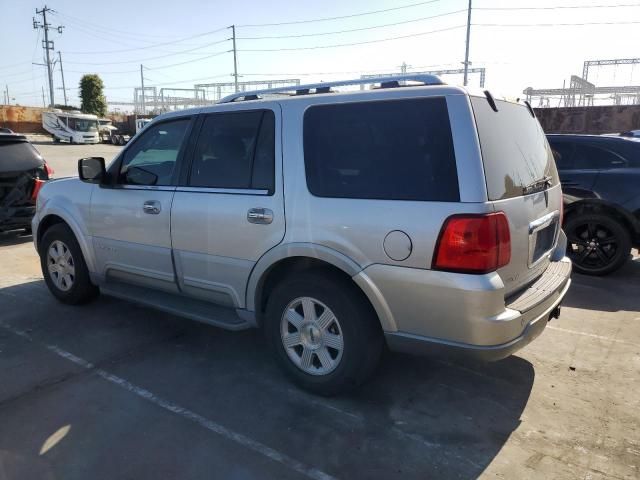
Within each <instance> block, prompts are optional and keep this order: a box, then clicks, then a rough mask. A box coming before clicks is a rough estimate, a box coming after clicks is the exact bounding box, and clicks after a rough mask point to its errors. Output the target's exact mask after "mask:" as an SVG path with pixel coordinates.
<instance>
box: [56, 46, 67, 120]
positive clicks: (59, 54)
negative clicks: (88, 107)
mask: <svg viewBox="0 0 640 480" xmlns="http://www.w3.org/2000/svg"><path fill="white" fill-rule="evenodd" d="M58 60H59V61H60V75H62V93H64V106H65V107H66V106H67V87H66V86H65V84H64V70H63V69H62V54H61V53H60V50H58Z"/></svg>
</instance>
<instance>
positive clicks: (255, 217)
mask: <svg viewBox="0 0 640 480" xmlns="http://www.w3.org/2000/svg"><path fill="white" fill-rule="evenodd" d="M247 221H248V222H249V223H260V224H266V225H268V224H270V223H271V222H273V212H272V211H271V210H270V209H268V208H251V209H250V210H249V211H248V212H247Z"/></svg>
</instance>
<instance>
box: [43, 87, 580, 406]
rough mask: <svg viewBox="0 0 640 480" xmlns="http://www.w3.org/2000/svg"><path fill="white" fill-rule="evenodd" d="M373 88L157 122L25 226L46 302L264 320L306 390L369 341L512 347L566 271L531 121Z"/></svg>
mask: <svg viewBox="0 0 640 480" xmlns="http://www.w3.org/2000/svg"><path fill="white" fill-rule="evenodd" d="M367 82H369V83H371V82H372V80H367ZM376 82H377V86H376V87H375V88H371V89H364V88H363V89H361V90H360V91H343V92H337V91H336V89H337V88H339V87H343V86H345V85H354V84H358V83H362V82H361V81H347V82H336V83H323V84H318V85H305V86H296V87H289V90H287V89H280V90H268V91H259V92H244V93H239V94H236V95H233V96H231V97H228V98H226V99H224V100H222V101H221V102H220V103H219V104H217V105H215V106H211V107H205V108H198V109H193V110H184V111H176V112H171V113H167V114H164V115H162V116H160V117H158V118H156V119H155V120H154V121H153V123H151V124H150V125H148V126H147V127H146V128H145V129H144V130H143V131H142V132H141V133H139V134H138V135H137V136H136V137H135V138H134V139H133V140H132V141H131V142H130V143H129V144H128V145H127V146H126V148H124V149H123V150H122V152H121V153H120V154H119V155H118V156H117V157H116V158H115V159H114V160H113V161H112V162H111V164H110V165H109V166H108V167H105V163H104V159H102V158H85V159H82V160H80V161H79V175H80V178H79V179H78V178H68V179H62V180H56V181H53V182H49V183H48V184H47V185H46V186H45V187H44V188H43V189H42V191H41V193H40V196H39V199H38V205H37V213H36V216H35V218H34V220H33V234H34V239H35V243H36V248H37V250H38V252H39V254H40V258H41V264H42V271H43V274H44V278H45V280H46V283H47V285H48V287H49V289H50V290H51V293H52V294H53V295H55V296H56V297H57V298H58V299H59V300H61V301H63V302H65V303H71V304H78V303H83V302H86V301H88V300H91V299H93V298H94V297H95V296H96V295H97V293H98V291H101V292H102V293H105V294H108V295H114V296H116V297H120V298H124V299H127V300H131V301H133V302H137V303H141V304H145V305H149V306H152V307H155V308H158V309H161V310H164V311H167V312H171V313H174V314H177V315H180V316H183V317H186V318H191V319H194V320H199V321H202V322H205V323H208V324H211V325H215V326H217V327H222V328H226V329H230V330H241V329H245V328H251V327H259V328H262V329H263V330H264V333H265V335H266V338H267V340H268V343H269V345H270V346H271V348H272V349H273V352H274V354H275V357H276V358H277V359H278V362H279V363H280V365H281V366H282V367H283V368H284V370H285V371H286V372H287V373H288V374H289V375H290V376H291V377H292V378H293V379H294V380H295V381H296V382H297V383H298V384H300V385H302V386H303V387H305V388H307V389H310V390H312V391H315V392H318V393H322V394H333V393H337V392H339V391H341V390H344V389H345V388H349V387H352V386H354V385H358V384H359V383H361V382H362V381H363V380H365V379H366V378H367V377H368V376H369V375H370V374H371V373H372V372H373V370H374V368H375V366H376V364H377V363H378V360H379V358H380V355H381V353H382V351H383V348H384V347H385V345H387V346H388V347H389V348H390V349H391V350H395V351H403V352H411V353H432V352H433V353H442V352H454V353H464V354H467V355H474V356H476V357H477V358H481V359H486V360H496V359H500V358H503V357H506V356H508V355H510V354H511V353H512V352H514V351H515V350H517V349H519V348H521V347H522V346H524V345H526V344H527V343H528V342H530V341H531V340H532V339H533V338H535V337H536V336H537V335H539V334H540V333H541V331H542V330H543V329H544V327H545V325H546V323H547V321H548V320H550V319H551V318H552V317H557V316H558V314H559V311H560V308H559V305H560V303H561V301H562V299H563V297H564V295H565V293H566V292H567V289H568V288H569V284H570V278H569V277H570V273H571V263H570V262H569V260H568V259H567V258H566V257H565V251H566V238H565V236H564V234H563V233H562V231H561V229H560V217H561V216H562V192H561V189H560V184H559V181H558V174H557V172H556V167H555V164H554V160H553V156H552V154H551V150H550V148H549V145H548V144H547V140H546V138H545V135H544V133H543V131H542V129H541V127H540V124H539V123H538V121H537V120H536V118H535V116H534V113H533V110H532V109H531V107H530V105H528V104H526V103H525V104H519V103H511V102H507V101H505V100H499V99H495V98H494V97H493V96H492V95H491V94H490V93H489V92H478V93H473V92H469V91H467V90H465V89H462V88H458V87H453V86H447V85H445V84H443V83H442V82H441V81H440V79H439V78H437V77H433V76H424V75H423V76H408V77H387V78H381V79H378V80H376ZM416 83H417V85H416Z"/></svg>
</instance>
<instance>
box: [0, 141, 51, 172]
mask: <svg viewBox="0 0 640 480" xmlns="http://www.w3.org/2000/svg"><path fill="white" fill-rule="evenodd" d="M40 165H42V157H41V156H40V154H39V153H38V151H37V150H36V149H35V148H34V147H33V145H31V144H30V143H29V142H24V141H15V142H12V141H2V142H0V172H1V173H5V172H19V171H24V170H30V169H32V168H36V167H39V166H40Z"/></svg>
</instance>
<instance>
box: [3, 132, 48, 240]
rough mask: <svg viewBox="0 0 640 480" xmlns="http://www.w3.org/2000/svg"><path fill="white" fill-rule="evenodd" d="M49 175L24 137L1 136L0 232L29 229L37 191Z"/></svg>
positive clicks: (15, 135) (39, 156) (9, 134)
mask: <svg viewBox="0 0 640 480" xmlns="http://www.w3.org/2000/svg"><path fill="white" fill-rule="evenodd" d="M52 174H53V170H52V169H51V167H49V165H47V163H46V162H45V161H44V159H43V158H42V156H41V155H40V153H38V151H37V150H36V149H35V147H34V146H33V145H31V143H29V141H28V140H27V137H25V136H24V135H18V134H15V133H4V132H2V133H0V232H3V231H5V230H17V229H25V230H27V231H30V230H31V219H32V218H33V214H34V213H35V210H36V198H37V196H38V192H39V191H40V188H41V187H42V185H43V184H44V182H46V181H47V180H49V178H51V175H52Z"/></svg>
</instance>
